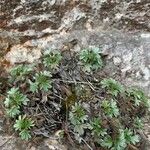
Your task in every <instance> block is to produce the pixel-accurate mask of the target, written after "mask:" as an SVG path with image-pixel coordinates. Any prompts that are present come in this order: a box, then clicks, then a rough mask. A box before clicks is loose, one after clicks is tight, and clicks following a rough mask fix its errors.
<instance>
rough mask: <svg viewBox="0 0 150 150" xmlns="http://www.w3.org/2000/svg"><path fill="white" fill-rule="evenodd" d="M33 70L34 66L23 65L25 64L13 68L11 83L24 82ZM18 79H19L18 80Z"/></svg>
mask: <svg viewBox="0 0 150 150" xmlns="http://www.w3.org/2000/svg"><path fill="white" fill-rule="evenodd" d="M32 69H33V66H32V65H31V66H29V65H23V64H20V65H17V66H15V67H14V68H12V69H11V70H10V75H11V81H14V80H17V81H19V80H24V79H25V76H27V75H28V74H30V73H31V71H32ZM16 77H17V79H16Z"/></svg>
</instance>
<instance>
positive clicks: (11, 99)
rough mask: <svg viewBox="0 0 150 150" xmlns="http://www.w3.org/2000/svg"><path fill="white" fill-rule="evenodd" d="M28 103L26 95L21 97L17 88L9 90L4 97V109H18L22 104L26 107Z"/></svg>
mask: <svg viewBox="0 0 150 150" xmlns="http://www.w3.org/2000/svg"><path fill="white" fill-rule="evenodd" d="M28 101H29V99H28V98H27V97H26V95H23V94H22V93H21V92H20V91H19V88H11V89H10V90H9V91H8V96H7V97H6V99H5V101H4V104H5V106H6V107H12V106H16V107H19V106H21V105H22V104H23V105H27V102H28Z"/></svg>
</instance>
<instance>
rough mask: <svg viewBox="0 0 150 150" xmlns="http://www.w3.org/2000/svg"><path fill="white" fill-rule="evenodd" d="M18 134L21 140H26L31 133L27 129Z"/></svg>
mask: <svg viewBox="0 0 150 150" xmlns="http://www.w3.org/2000/svg"><path fill="white" fill-rule="evenodd" d="M19 135H20V137H21V139H22V140H26V141H28V140H29V139H30V138H31V134H30V132H29V131H28V130H22V131H21V132H20V133H19Z"/></svg>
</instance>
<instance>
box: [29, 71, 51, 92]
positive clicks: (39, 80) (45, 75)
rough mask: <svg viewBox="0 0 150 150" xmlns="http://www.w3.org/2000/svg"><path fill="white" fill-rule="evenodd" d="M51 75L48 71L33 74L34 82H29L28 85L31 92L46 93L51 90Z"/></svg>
mask: <svg viewBox="0 0 150 150" xmlns="http://www.w3.org/2000/svg"><path fill="white" fill-rule="evenodd" d="M51 77H52V75H51V73H50V72H48V71H43V72H39V73H36V74H35V77H33V78H34V82H32V81H31V80H29V83H30V90H31V91H32V92H38V89H39V90H43V91H48V90H49V89H51V88H52V85H51V79H50V78H51Z"/></svg>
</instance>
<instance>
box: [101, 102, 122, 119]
mask: <svg viewBox="0 0 150 150" xmlns="http://www.w3.org/2000/svg"><path fill="white" fill-rule="evenodd" d="M101 107H102V108H103V110H104V113H105V114H106V115H107V116H109V117H111V118H112V117H117V116H118V115H119V109H118V107H117V103H116V101H114V100H113V99H111V100H110V101H108V100H104V101H102V104H101Z"/></svg>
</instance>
